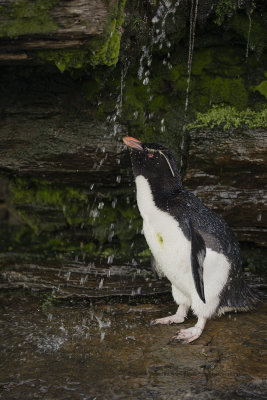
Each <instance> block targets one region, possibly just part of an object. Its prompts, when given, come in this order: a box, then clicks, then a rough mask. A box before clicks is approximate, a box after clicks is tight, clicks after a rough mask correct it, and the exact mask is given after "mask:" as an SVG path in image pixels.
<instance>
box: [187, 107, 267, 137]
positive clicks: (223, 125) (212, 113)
mask: <svg viewBox="0 0 267 400" xmlns="http://www.w3.org/2000/svg"><path fill="white" fill-rule="evenodd" d="M240 126H246V127H248V128H251V129H254V128H267V108H264V109H262V110H261V111H258V112H256V111H252V110H250V109H249V108H248V109H246V110H245V111H238V110H237V109H236V108H235V107H230V106H224V107H222V106H213V107H212V108H211V109H210V110H209V111H208V112H206V113H197V117H196V119H195V121H194V122H192V123H190V124H188V125H187V129H188V130H190V129H202V128H208V129H218V128H219V129H223V130H224V131H226V130H229V129H234V128H238V127H240Z"/></svg>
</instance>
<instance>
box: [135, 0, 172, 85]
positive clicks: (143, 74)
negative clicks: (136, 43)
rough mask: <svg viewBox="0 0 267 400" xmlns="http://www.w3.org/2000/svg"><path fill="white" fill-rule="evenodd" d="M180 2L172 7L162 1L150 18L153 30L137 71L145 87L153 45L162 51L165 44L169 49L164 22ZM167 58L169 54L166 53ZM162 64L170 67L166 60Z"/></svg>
mask: <svg viewBox="0 0 267 400" xmlns="http://www.w3.org/2000/svg"><path fill="white" fill-rule="evenodd" d="M179 3H180V0H178V1H176V2H175V4H174V5H173V6H172V4H171V2H170V1H168V0H163V1H162V2H161V3H160V5H159V7H158V9H157V11H156V14H155V15H154V17H153V18H152V23H153V28H152V35H151V36H152V38H151V42H150V44H149V45H148V46H143V48H142V55H141V58H140V66H139V69H138V78H139V79H140V80H142V81H143V85H145V86H147V85H148V84H149V75H150V67H151V64H152V50H153V46H154V45H156V44H157V45H158V46H159V48H160V49H162V47H163V44H164V42H166V46H167V47H169V48H170V47H171V42H170V41H168V39H167V35H166V21H167V18H168V16H169V15H173V18H174V14H175V12H176V9H177V7H178V6H179ZM167 57H168V58H170V54H169V53H168V56H167ZM163 64H164V65H167V66H168V68H169V69H171V68H172V65H171V63H170V62H169V61H166V59H164V60H163Z"/></svg>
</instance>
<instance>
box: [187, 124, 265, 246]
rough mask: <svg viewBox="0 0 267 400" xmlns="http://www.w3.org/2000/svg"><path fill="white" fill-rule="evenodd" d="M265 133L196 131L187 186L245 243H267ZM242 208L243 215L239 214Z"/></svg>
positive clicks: (192, 143) (192, 141)
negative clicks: (221, 217) (220, 216)
mask: <svg viewBox="0 0 267 400" xmlns="http://www.w3.org/2000/svg"><path fill="white" fill-rule="evenodd" d="M266 170H267V131H266V129H258V130H257V129H254V130H249V129H247V130H246V129H242V130H237V129H236V130H234V131H232V132H231V131H227V132H223V131H222V130H220V131H208V130H203V131H201V130H197V131H195V132H192V133H191V143H190V149H189V155H188V168H187V173H186V176H185V185H186V186H187V187H188V188H189V189H190V190H192V191H193V192H194V193H195V194H196V196H198V197H199V198H201V200H202V201H203V202H204V204H206V205H207V206H209V207H211V208H212V209H213V210H215V211H216V212H218V213H219V214H220V215H222V216H223V217H224V218H225V219H226V220H227V221H228V223H229V224H230V225H231V227H232V229H233V230H234V232H235V233H236V235H237V237H238V239H239V240H240V241H248V242H254V243H256V244H257V245H260V246H266V245H267V232H266V226H267V219H266V218H267V213H266V204H267V192H266V190H265V182H266ZM240 210H242V212H240Z"/></svg>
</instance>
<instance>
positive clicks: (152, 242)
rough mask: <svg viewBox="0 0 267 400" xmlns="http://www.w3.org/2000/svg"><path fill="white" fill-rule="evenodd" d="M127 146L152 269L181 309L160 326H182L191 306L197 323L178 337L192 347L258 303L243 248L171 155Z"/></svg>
mask: <svg viewBox="0 0 267 400" xmlns="http://www.w3.org/2000/svg"><path fill="white" fill-rule="evenodd" d="M123 141H124V143H125V144H126V145H127V146H128V147H129V149H130V150H131V161H132V167H133V173H134V176H135V183H136V188H137V204H138V208H139V211H140V213H141V216H142V218H143V223H144V224H143V230H144V235H145V238H146V241H147V243H148V246H149V248H150V250H151V253H152V268H153V269H156V270H157V272H158V273H159V275H165V276H166V277H167V278H168V279H169V280H170V282H171V284H172V294H173V297H174V300H175V301H176V303H177V304H178V305H179V307H178V310H177V312H176V314H174V315H172V316H169V317H165V318H160V319H157V320H155V321H154V323H155V324H169V323H182V322H184V319H185V317H186V315H187V312H188V310H189V308H190V307H191V309H192V311H193V312H194V314H195V315H196V316H197V317H198V321H197V324H196V325H195V326H194V327H192V328H189V329H183V330H180V332H179V333H178V335H177V337H176V338H177V339H179V340H182V341H184V342H186V343H189V342H192V341H193V340H195V339H197V338H198V337H199V336H200V335H201V333H202V331H203V329H204V327H205V324H206V321H207V319H209V318H211V317H213V316H215V315H220V314H222V313H224V312H225V311H231V310H248V309H250V308H251V307H252V306H253V305H254V304H255V303H256V298H255V297H254V295H253V293H252V292H251V290H250V289H249V287H248V286H247V285H246V283H245V281H244V278H243V273H242V268H241V259H240V250H239V244H238V242H237V240H236V238H235V236H234V234H233V232H232V231H231V229H230V228H229V226H228V225H227V224H226V222H225V221H224V220H223V219H222V218H221V217H220V216H218V215H217V214H215V213H214V212H213V211H211V210H210V209H209V208H208V207H206V206H205V205H204V204H203V203H202V202H201V201H200V200H199V199H198V198H197V197H195V196H194V195H193V194H192V193H190V192H188V191H187V190H185V189H184V188H183V185H182V181H181V176H180V173H179V170H178V168H177V165H176V160H175V157H174V156H173V154H172V152H171V151H169V150H168V149H166V148H164V147H163V146H161V145H158V144H155V143H141V142H140V141H139V140H137V139H135V138H131V137H125V138H124V139H123Z"/></svg>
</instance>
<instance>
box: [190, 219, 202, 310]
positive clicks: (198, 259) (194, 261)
mask: <svg viewBox="0 0 267 400" xmlns="http://www.w3.org/2000/svg"><path fill="white" fill-rule="evenodd" d="M190 225H191V226H190V228H191V229H190V230H191V267H192V274H193V278H194V282H195V288H196V291H197V293H198V295H199V297H200V298H201V300H202V301H203V303H206V300H205V293H204V282H203V262H204V259H205V257H206V246H205V242H204V239H203V238H202V236H201V235H200V234H199V233H198V232H197V231H196V230H195V229H194V227H193V226H192V224H190Z"/></svg>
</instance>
